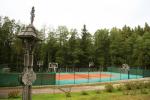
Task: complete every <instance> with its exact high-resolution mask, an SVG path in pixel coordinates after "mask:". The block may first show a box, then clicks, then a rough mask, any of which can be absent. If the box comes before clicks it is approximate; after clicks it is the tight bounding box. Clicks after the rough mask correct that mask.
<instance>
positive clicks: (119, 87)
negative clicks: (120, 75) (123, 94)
mask: <svg viewBox="0 0 150 100" xmlns="http://www.w3.org/2000/svg"><path fill="white" fill-rule="evenodd" d="M116 89H117V91H122V90H123V89H124V88H123V86H122V85H118V86H117V87H116Z"/></svg>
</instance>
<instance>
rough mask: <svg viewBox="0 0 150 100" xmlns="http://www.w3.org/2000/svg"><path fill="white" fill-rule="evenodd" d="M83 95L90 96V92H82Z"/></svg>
mask: <svg viewBox="0 0 150 100" xmlns="http://www.w3.org/2000/svg"><path fill="white" fill-rule="evenodd" d="M81 95H89V94H88V92H86V91H82V92H81Z"/></svg>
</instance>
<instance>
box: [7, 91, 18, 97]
mask: <svg viewBox="0 0 150 100" xmlns="http://www.w3.org/2000/svg"><path fill="white" fill-rule="evenodd" d="M8 97H9V98H18V97H20V91H19V90H15V91H11V92H9V93H8Z"/></svg>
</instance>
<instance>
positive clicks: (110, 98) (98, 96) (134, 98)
mask: <svg viewBox="0 0 150 100" xmlns="http://www.w3.org/2000/svg"><path fill="white" fill-rule="evenodd" d="M139 91H140V90H137V91H136V94H132V95H131V94H130V95H125V94H123V92H119V91H114V92H113V93H108V92H104V91H103V92H100V93H96V91H88V92H86V93H87V95H86V94H85V95H83V92H78V93H71V97H68V99H67V100H150V89H147V91H148V93H147V94H141V93H140V92H139ZM32 98H33V100H66V96H65V94H35V95H33V96H32ZM0 100H21V98H16V99H12V98H10V99H0Z"/></svg>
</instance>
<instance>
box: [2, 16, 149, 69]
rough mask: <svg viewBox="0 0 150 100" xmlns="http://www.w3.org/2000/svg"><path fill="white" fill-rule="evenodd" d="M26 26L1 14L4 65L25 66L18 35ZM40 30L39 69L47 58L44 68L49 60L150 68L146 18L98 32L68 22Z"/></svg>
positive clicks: (36, 54) (64, 63) (65, 63)
mask: <svg viewBox="0 0 150 100" xmlns="http://www.w3.org/2000/svg"><path fill="white" fill-rule="evenodd" d="M25 26H26V25H24V24H22V23H20V22H19V21H18V22H17V21H15V20H14V19H10V18H9V17H2V16H1V17H0V68H3V67H6V66H7V67H10V68H11V71H21V70H22V68H23V54H24V50H23V46H22V41H21V40H20V39H18V38H17V37H16V36H17V34H18V33H19V32H21V30H23V29H24V28H25ZM37 32H38V35H39V37H40V38H41V39H42V41H40V42H38V43H37V44H36V47H35V50H34V69H35V70H38V66H37V62H38V61H43V66H42V69H43V70H46V69H47V67H48V63H49V62H56V63H58V64H59V67H64V66H68V67H69V66H74V67H87V66H88V65H89V62H94V65H95V66H104V67H109V66H121V65H122V64H124V63H126V64H128V65H129V66H131V67H140V68H146V69H150V26H149V25H148V23H146V22H145V25H144V26H143V27H141V26H140V25H137V26H135V27H132V28H131V27H130V26H127V25H124V26H123V27H122V28H117V27H113V28H111V29H107V28H104V29H101V28H100V29H97V31H96V32H95V33H90V32H88V29H87V28H86V25H83V28H82V29H81V32H78V31H77V29H70V30H69V29H68V28H67V27H66V26H58V27H57V29H53V28H45V27H43V28H41V29H40V30H37Z"/></svg>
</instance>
